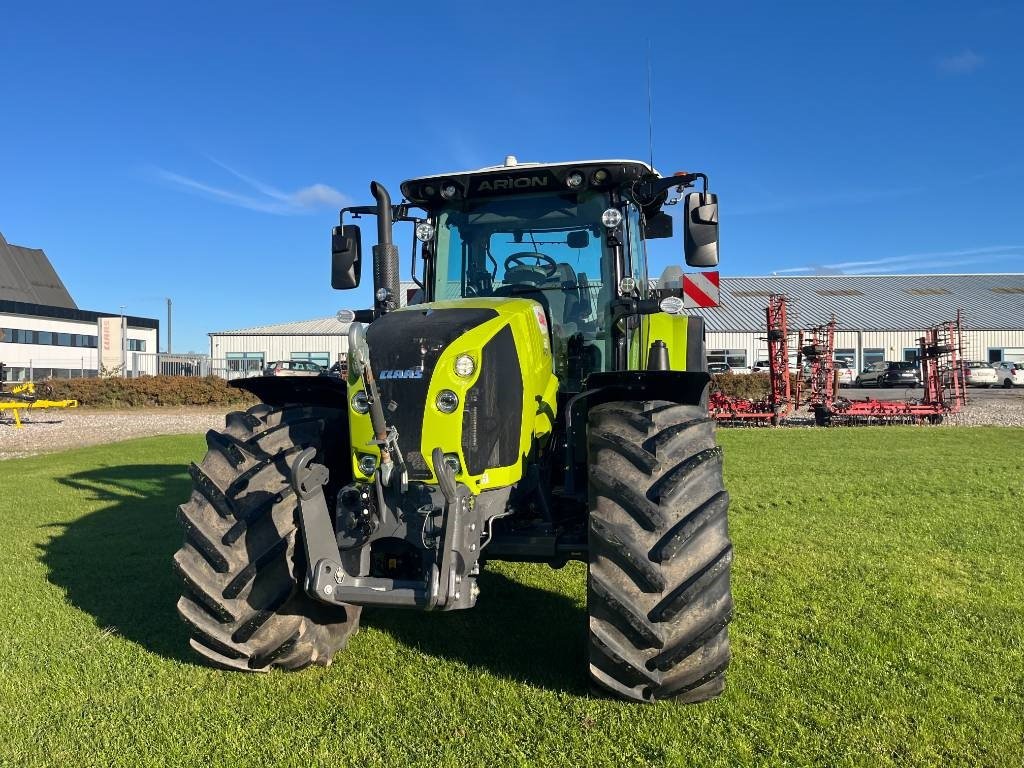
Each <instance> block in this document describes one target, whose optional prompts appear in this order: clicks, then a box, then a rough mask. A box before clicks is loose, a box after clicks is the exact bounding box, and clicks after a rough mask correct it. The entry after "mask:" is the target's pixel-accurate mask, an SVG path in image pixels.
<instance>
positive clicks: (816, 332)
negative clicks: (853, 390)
mask: <svg viewBox="0 0 1024 768" xmlns="http://www.w3.org/2000/svg"><path fill="white" fill-rule="evenodd" d="M835 339H836V319H835V317H834V316H833V317H832V320H831V322H828V323H826V324H825V325H817V326H814V327H813V328H810V329H808V330H806V331H800V334H799V341H798V342H797V357H796V367H797V369H798V370H799V371H800V374H799V375H798V378H797V408H799V407H800V405H801V403H806V404H807V406H808V407H809V408H810V409H811V410H812V411H813V410H814V409H815V408H818V407H819V406H823V405H827V404H829V403H832V402H833V401H834V400H835V396H836V380H835V379H836V362H835ZM805 363H806V365H807V368H808V376H807V380H808V385H807V393H806V395H805V396H804V397H803V399H801V389H802V388H803V386H804V375H803V371H804V365H805Z"/></svg>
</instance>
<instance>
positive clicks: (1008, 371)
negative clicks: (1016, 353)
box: [992, 360, 1024, 389]
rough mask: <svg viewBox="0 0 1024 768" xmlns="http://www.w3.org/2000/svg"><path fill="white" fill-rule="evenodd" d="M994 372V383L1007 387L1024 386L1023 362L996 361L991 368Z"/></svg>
mask: <svg viewBox="0 0 1024 768" xmlns="http://www.w3.org/2000/svg"><path fill="white" fill-rule="evenodd" d="M992 370H994V371H995V373H996V383H997V384H1001V385H1002V386H1004V387H1006V388H1007V389H1009V388H1010V387H1024V363H1014V362H1011V361H1009V360H1003V362H1001V363H996V364H995V367H994V368H993V369H992Z"/></svg>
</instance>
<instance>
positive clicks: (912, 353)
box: [903, 347, 921, 363]
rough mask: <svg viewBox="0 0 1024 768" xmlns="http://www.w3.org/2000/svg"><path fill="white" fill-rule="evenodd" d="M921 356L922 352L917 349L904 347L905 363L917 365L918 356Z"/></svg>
mask: <svg viewBox="0 0 1024 768" xmlns="http://www.w3.org/2000/svg"><path fill="white" fill-rule="evenodd" d="M920 354H921V350H920V349H918V348H917V347H904V348H903V362H905V363H916V362H917V358H918V355H920Z"/></svg>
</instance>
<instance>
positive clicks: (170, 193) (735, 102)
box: [0, 0, 1024, 351]
mask: <svg viewBox="0 0 1024 768" xmlns="http://www.w3.org/2000/svg"><path fill="white" fill-rule="evenodd" d="M403 6H405V7H403ZM1022 8H1024V6H1021V5H1020V4H1019V3H1014V2H1004V3H988V2H978V3H975V4H972V5H971V6H970V7H968V6H966V5H965V4H963V3H940V2H932V3H927V4H925V3H909V2H908V3H892V2H865V3H842V4H840V3H785V2H783V3H773V4H767V3H757V4H755V3H749V4H748V3H728V2H723V3H713V4H699V3H686V2H647V3H642V4H634V3H620V4H612V3H607V2H605V3H596V2H593V0H591V1H590V2H576V1H575V0H573V1H571V2H532V0H531V1H529V2H527V1H524V0H517V2H512V3H505V4H500V5H499V4H486V3H479V2H450V3H446V2H441V3H432V4H426V3H421V4H415V5H414V4H408V5H406V4H403V3H397V4H391V6H390V7H388V8H385V6H384V5H382V4H371V3H348V2H295V3H279V2H275V3H271V2H246V3H230V2H218V3H183V2H175V3H155V2H154V3H124V4H118V3H103V2H97V3H91V4H85V3H74V4H66V5H62V4H59V3H48V4H46V6H45V8H44V7H43V5H42V4H38V3H16V4H8V5H6V6H5V8H4V11H3V19H2V23H0V51H2V52H3V53H2V64H0V105H2V109H3V119H2V120H0V232H3V234H4V235H5V236H6V237H7V239H8V240H9V241H10V242H13V243H17V244H19V245H26V246H32V247H41V248H44V249H45V250H46V251H47V253H48V254H49V255H50V257H51V260H52V261H53V262H54V264H55V266H56V267H57V269H58V271H59V272H60V274H61V275H62V277H63V278H64V281H65V283H66V284H67V285H68V287H69V289H70V290H71V293H72V295H73V296H74V297H75V299H76V300H77V302H78V304H79V306H81V307H84V308H88V309H98V310H106V311H117V308H118V307H119V306H120V305H122V304H123V305H126V306H127V308H128V310H127V311H128V312H130V313H133V314H138V315H143V316H149V317H158V318H160V319H161V324H163V317H164V297H167V296H169V297H171V298H172V299H173V301H174V306H175V316H174V325H175V333H174V338H175V349H176V350H179V351H180V350H184V349H186V348H191V349H195V350H198V351H204V350H207V349H208V343H207V340H206V336H205V334H206V333H207V332H208V331H211V330H217V329H224V328H238V327H243V326H247V325H255V324H262V323H268V322H281V321H287V320H296V319H304V318H309V317H316V316H325V315H329V314H332V313H333V312H334V311H335V310H336V309H337V308H339V307H342V306H364V305H366V304H367V303H368V301H369V289H368V288H367V287H365V286H364V287H362V288H360V289H359V290H358V291H356V292H351V293H347V294H346V293H338V292H334V291H332V290H331V289H330V286H329V275H328V272H329V260H330V254H329V249H330V248H329V240H330V228H331V226H332V224H333V223H335V222H336V219H337V209H338V207H339V206H340V205H342V204H344V202H345V201H353V202H359V203H368V202H370V197H369V192H368V183H369V181H370V180H371V179H377V180H379V181H381V182H383V183H384V184H386V185H387V186H388V187H389V188H390V189H391V190H392V192H393V194H394V195H395V196H396V197H397V196H398V190H397V187H398V184H399V182H400V181H401V180H402V179H404V178H407V177H409V176H414V175H420V174H427V173H438V172H443V171H447V170H457V169H465V168H472V167H479V166H483V165H492V164H495V163H498V162H500V161H501V160H502V158H503V157H504V156H505V155H506V154H509V153H514V154H516V155H517V156H518V157H519V158H520V160H541V161H557V160H572V159H584V158H595V157H636V158H640V159H645V158H646V157H647V155H648V140H647V136H648V132H647V96H646V69H647V65H646V55H647V47H648V40H649V41H650V48H651V60H652V66H653V70H654V88H653V92H654V147H655V149H654V157H655V164H656V165H657V166H658V167H659V169H660V170H662V172H672V171H675V170H682V169H686V170H703V171H705V172H707V173H708V174H709V175H710V176H711V180H712V188H713V189H714V190H715V191H716V192H718V194H719V196H720V203H721V221H722V224H721V228H722V265H721V271H722V273H723V274H727V275H756V274H766V273H770V272H773V271H777V272H780V273H789V274H806V273H807V272H808V271H809V270H819V271H820V270H825V271H829V270H836V271H845V272H849V273H874V274H877V273H896V272H899V273H907V272H918V271H921V272H961V271H975V272H996V271H1022V270H1024V216H1022V213H1021V211H1022V203H1024V194H1022V192H1021V184H1022V181H1024V150H1022V139H1021V137H1022V136H1024V98H1022V94H1024V46H1021V44H1020V33H1021V30H1022V29H1024V10H1022ZM925 9H926V10H925ZM364 229H365V230H367V231H366V232H364V235H369V234H371V232H372V231H373V228H372V226H371V227H365V228H364ZM399 238H400V239H399V242H400V244H401V245H402V246H403V274H404V273H405V272H406V271H407V270H408V253H407V243H408V238H409V236H408V235H407V234H406V233H405V232H404V231H403V232H401V233H399ZM364 240H372V237H370V238H365V237H364ZM654 245H655V246H656V247H655V248H653V249H652V250H653V252H652V254H651V261H652V271H655V272H658V271H660V269H661V268H662V267H664V266H665V265H667V264H669V263H673V262H674V263H679V262H680V261H681V244H680V241H679V238H678V236H677V237H676V238H675V239H673V240H672V241H671V242H667V241H658V242H657V243H655V244H654ZM162 333H163V331H161V334H162Z"/></svg>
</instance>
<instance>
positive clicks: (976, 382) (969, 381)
mask: <svg viewBox="0 0 1024 768" xmlns="http://www.w3.org/2000/svg"><path fill="white" fill-rule="evenodd" d="M998 383H999V374H997V373H996V369H995V368H993V367H992V364H991V363H979V362H966V363H964V384H966V385H967V386H969V387H985V388H986V389H987V388H988V387H991V386H992V385H993V384H998Z"/></svg>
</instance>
